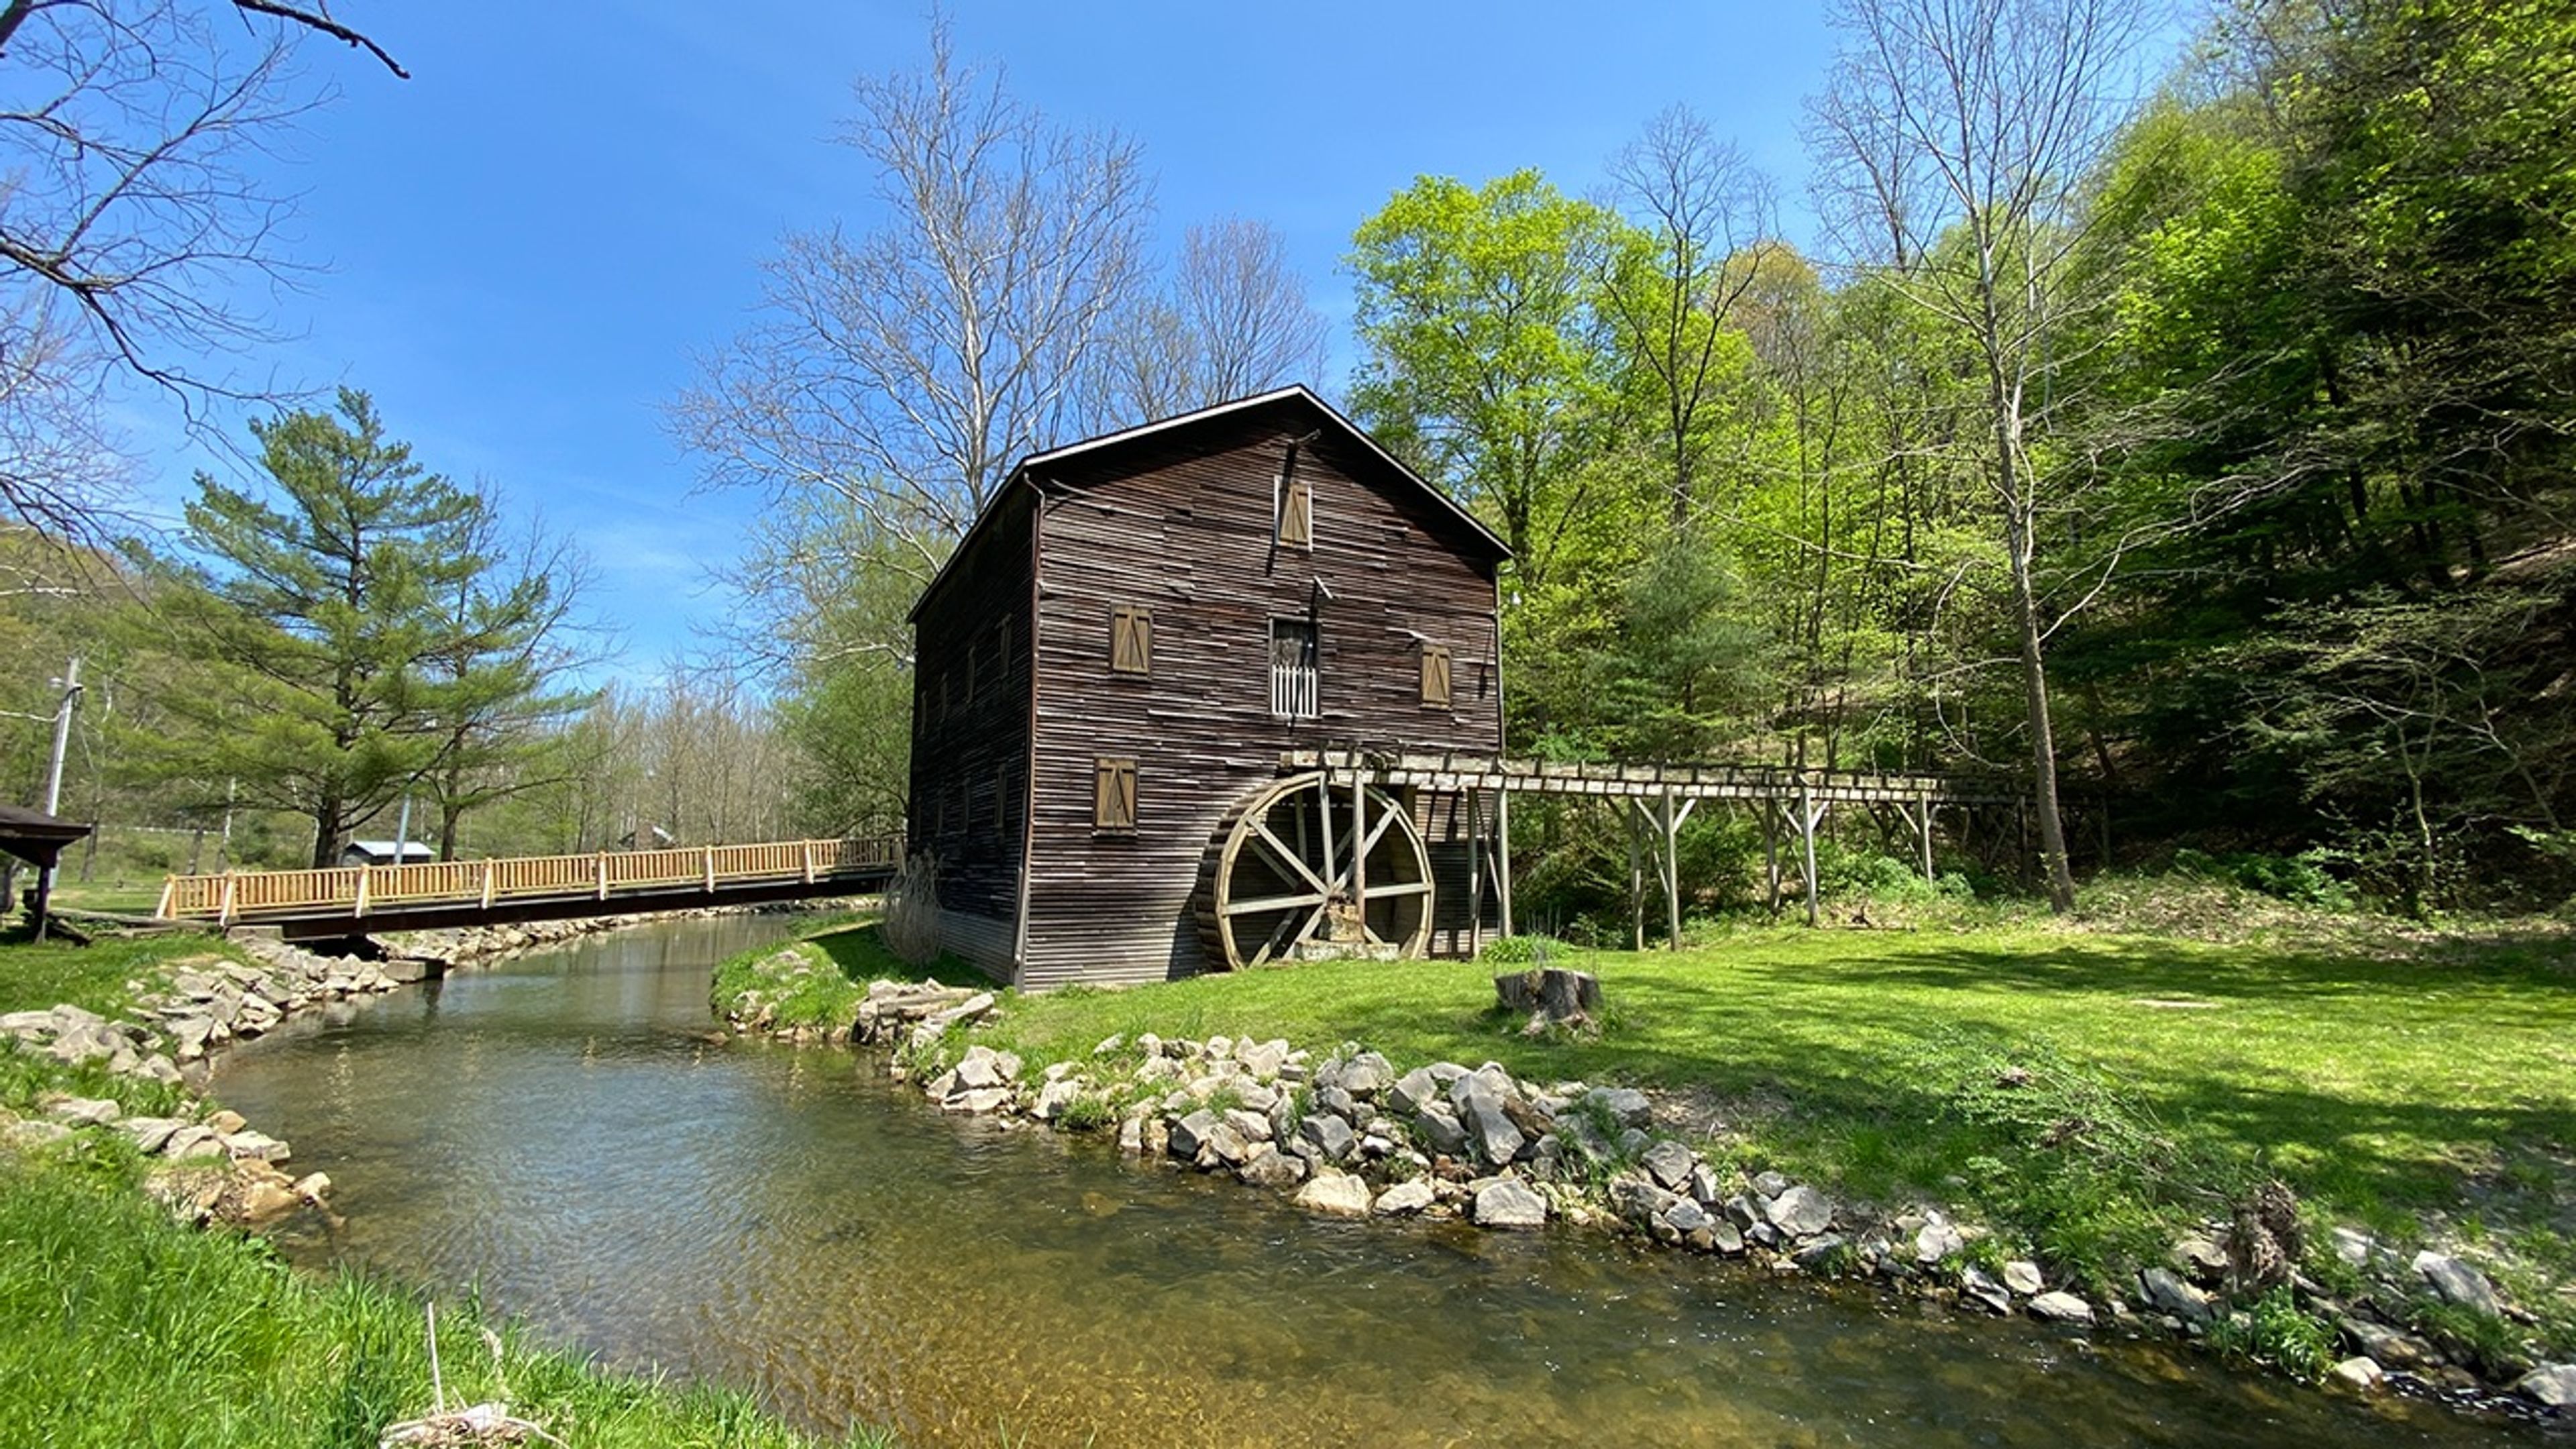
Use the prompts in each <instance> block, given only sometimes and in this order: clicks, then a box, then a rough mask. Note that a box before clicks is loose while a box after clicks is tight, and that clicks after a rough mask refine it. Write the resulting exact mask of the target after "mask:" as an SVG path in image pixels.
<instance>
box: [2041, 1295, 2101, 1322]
mask: <svg viewBox="0 0 2576 1449" xmlns="http://www.w3.org/2000/svg"><path fill="white" fill-rule="evenodd" d="M2030 1316H2031V1317H2033V1318H2042V1319H2046V1320H2047V1321H2049V1322H2051V1323H2091V1322H2092V1321H2093V1305H2092V1304H2090V1303H2087V1302H2085V1301H2084V1300H2083V1299H2081V1298H2078V1297H2076V1296H2075V1295H2074V1294H2072V1293H2068V1292H2066V1291H2064V1290H2063V1289H2060V1290H2059V1291H2057V1292H2054V1293H2042V1294H2040V1295H2039V1296H2038V1297H2036V1298H2033V1299H2032V1300H2030Z"/></svg>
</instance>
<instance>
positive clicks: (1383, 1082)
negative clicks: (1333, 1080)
mask: <svg viewBox="0 0 2576 1449" xmlns="http://www.w3.org/2000/svg"><path fill="white" fill-rule="evenodd" d="M1395 1080H1396V1079H1395V1067H1394V1066H1393V1065H1392V1064H1391V1063H1389V1062H1388V1061H1387V1059H1386V1058H1385V1057H1382V1056H1380V1055H1378V1054H1377V1053H1376V1052H1362V1053H1360V1054H1359V1055H1358V1056H1355V1057H1353V1058H1351V1059H1350V1060H1349V1061H1347V1062H1344V1063H1343V1064H1342V1075H1341V1081H1340V1082H1339V1083H1337V1084H1336V1085H1338V1086H1340V1087H1341V1089H1342V1090H1343V1091H1345V1092H1348V1093H1350V1094H1351V1095H1352V1096H1354V1097H1357V1098H1359V1099H1360V1100H1362V1101H1367V1100H1369V1099H1371V1098H1374V1097H1375V1096H1377V1094H1378V1093H1380V1092H1383V1091H1385V1090H1387V1089H1388V1088H1389V1087H1392V1086H1394V1085H1395Z"/></svg>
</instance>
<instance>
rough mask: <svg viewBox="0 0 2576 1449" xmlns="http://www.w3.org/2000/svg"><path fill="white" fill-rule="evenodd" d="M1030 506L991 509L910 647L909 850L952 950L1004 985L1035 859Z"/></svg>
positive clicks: (927, 602)
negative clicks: (923, 857)
mask: <svg viewBox="0 0 2576 1449" xmlns="http://www.w3.org/2000/svg"><path fill="white" fill-rule="evenodd" d="M1033 502H1034V500H1033V499H1032V498H1031V497H1030V496H1029V494H1028V493H1027V491H1026V490H1025V489H1015V490H1013V491H1011V492H1009V493H1006V494H1004V495H1003V497H1002V498H1001V499H1000V500H999V501H997V502H996V503H995V504H994V505H993V515H992V516H991V517H989V518H987V519H986V520H985V521H984V523H983V524H982V525H981V526H980V527H979V528H978V529H977V530H976V531H975V532H974V533H973V534H972V535H970V536H969V538H968V539H967V541H966V543H965V545H964V551H963V552H961V553H960V554H959V556H958V557H957V559H956V560H955V561H954V563H953V564H952V565H951V566H950V568H949V570H948V572H947V574H946V575H945V576H943V579H942V582H941V586H940V587H939V589H938V590H937V591H935V592H934V593H932V594H931V595H929V596H928V597H926V598H925V599H924V601H923V604H922V608H921V612H920V614H919V617H918V618H916V619H915V621H914V636H913V637H914V656H913V657H914V659H915V661H916V662H915V667H914V669H913V702H912V797H911V806H910V810H909V812H908V819H907V830H908V832H909V848H910V851H911V852H912V853H914V854H919V853H921V852H923V851H928V852H930V853H931V854H932V855H934V856H935V857H936V858H937V860H938V863H939V904H940V908H941V916H940V920H941V938H942V941H943V944H945V946H946V947H947V949H948V950H950V951H953V952H955V953H956V954H957V955H959V956H962V957H964V958H965V959H967V960H969V961H972V962H974V963H975V964H976V965H978V966H980V967H982V968H983V969H984V970H985V971H987V972H989V973H991V974H992V975H993V976H994V977H995V978H997V979H999V980H1003V981H1008V980H1010V979H1011V978H1012V976H1013V975H1014V974H1015V957H1016V954H1017V942H1018V938H1019V926H1020V881H1021V877H1022V868H1023V863H1024V861H1025V860H1026V855H1027V834H1026V832H1027V826H1028V780H1029V771H1028V762H1029V657H1030V655H1029V643H1030V639H1031V637H1032V636H1031V632H1030V626H1031V622H1032V616H1031V613H1030V607H1031V595H1030V589H1029V582H1030V577H1031V569H1032V559H1031V553H1030V549H1031V544H1032V536H1031V521H1032V518H1033V516H1034V507H1033Z"/></svg>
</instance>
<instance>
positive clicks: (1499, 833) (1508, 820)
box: [1494, 786, 1516, 936]
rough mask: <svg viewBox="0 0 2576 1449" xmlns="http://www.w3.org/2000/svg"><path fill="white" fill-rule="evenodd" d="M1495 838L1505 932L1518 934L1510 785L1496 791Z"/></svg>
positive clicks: (1496, 876) (1505, 933)
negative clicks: (1513, 910)
mask: <svg viewBox="0 0 2576 1449" xmlns="http://www.w3.org/2000/svg"><path fill="white" fill-rule="evenodd" d="M1494 840H1495V844H1496V845H1497V846H1498V847H1499V854H1500V857H1501V862H1500V865H1499V866H1498V867H1497V869H1496V872H1495V879H1496V883H1497V885H1498V886H1499V888H1500V889H1501V891H1502V897H1503V934H1504V935H1506V936H1509V935H1513V934H1516V933H1515V931H1514V928H1513V925H1512V792H1511V789H1510V787H1508V786H1506V787H1504V788H1503V789H1500V790H1497V791H1495V792H1494Z"/></svg>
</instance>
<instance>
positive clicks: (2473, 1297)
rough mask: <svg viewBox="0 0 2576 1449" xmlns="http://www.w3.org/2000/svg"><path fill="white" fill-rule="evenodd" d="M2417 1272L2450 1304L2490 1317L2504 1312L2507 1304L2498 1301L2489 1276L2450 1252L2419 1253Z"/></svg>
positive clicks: (2416, 1260) (2416, 1258)
mask: <svg viewBox="0 0 2576 1449" xmlns="http://www.w3.org/2000/svg"><path fill="white" fill-rule="evenodd" d="M2415 1271H2416V1273H2417V1274H2418V1275H2419V1276H2421V1277H2422V1278H2423V1280H2424V1281H2425V1282H2427V1283H2429V1284H2431V1285H2432V1286H2433V1291H2434V1292H2435V1293H2438V1294H2440V1295H2441V1296H2442V1300H2443V1301H2444V1302H2446V1303H2457V1304H2459V1305H2460V1306H2461V1307H2463V1308H2473V1309H2475V1310H2477V1311H2478V1312H2480V1313H2484V1314H2488V1315H2490V1316H2492V1315H2494V1314H2496V1313H2498V1312H2501V1311H2502V1308H2503V1305H2501V1304H2499V1303H2497V1302H2496V1295H2495V1285H2494V1284H2492V1283H2489V1282H2488V1281H2487V1275H2486V1274H2484V1273H2481V1272H2479V1271H2478V1270H2477V1269H2475V1268H2472V1267H2470V1266H2469V1265H2468V1264H2466V1263H2463V1262H2461V1261H2460V1260H2459V1259H2457V1258H2454V1257H2452V1256H2450V1255H2449V1254H2447V1253H2435V1252H2430V1251H2427V1252H2422V1253H2417V1254H2416V1255H2415Z"/></svg>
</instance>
